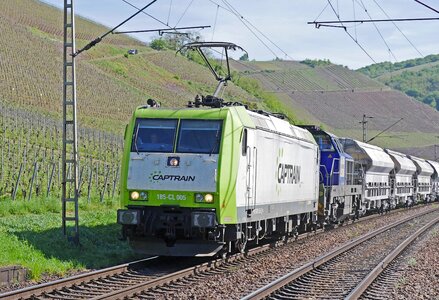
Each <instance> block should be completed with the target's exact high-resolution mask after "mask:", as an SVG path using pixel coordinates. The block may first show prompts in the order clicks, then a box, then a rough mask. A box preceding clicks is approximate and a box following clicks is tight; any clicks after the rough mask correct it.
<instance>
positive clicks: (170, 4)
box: [166, 0, 172, 25]
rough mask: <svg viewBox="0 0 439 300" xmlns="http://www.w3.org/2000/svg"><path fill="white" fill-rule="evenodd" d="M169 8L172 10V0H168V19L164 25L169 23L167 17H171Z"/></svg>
mask: <svg viewBox="0 0 439 300" xmlns="http://www.w3.org/2000/svg"><path fill="white" fill-rule="evenodd" d="M171 10H172V0H170V3H169V11H168V20H167V21H166V25H169V19H170V18H171Z"/></svg>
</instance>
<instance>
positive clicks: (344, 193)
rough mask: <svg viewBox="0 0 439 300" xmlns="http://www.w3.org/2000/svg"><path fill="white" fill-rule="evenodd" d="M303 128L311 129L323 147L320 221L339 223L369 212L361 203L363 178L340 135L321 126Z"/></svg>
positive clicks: (321, 152) (321, 155) (321, 149)
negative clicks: (357, 171)
mask: <svg viewBox="0 0 439 300" xmlns="http://www.w3.org/2000/svg"><path fill="white" fill-rule="evenodd" d="M301 127H302V128H305V129H307V130H308V131H309V132H311V134H312V135H313V136H314V139H315V140H316V142H317V145H318V146H319V149H320V197H319V210H318V215H319V221H320V222H321V223H337V222H340V221H343V220H345V219H347V218H355V217H359V216H361V215H363V214H365V213H366V210H365V209H364V207H363V206H362V205H361V195H362V186H361V178H360V177H359V176H358V173H356V172H355V171H354V160H353V158H352V157H351V156H350V155H349V154H347V153H345V152H344V150H343V146H342V145H341V144H340V140H339V138H338V137H337V136H335V135H333V134H331V133H329V132H326V131H324V130H322V129H321V128H320V127H318V126H301Z"/></svg>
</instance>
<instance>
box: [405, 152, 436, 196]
mask: <svg viewBox="0 0 439 300" xmlns="http://www.w3.org/2000/svg"><path fill="white" fill-rule="evenodd" d="M409 158H410V159H411V160H412V161H413V162H414V163H415V165H416V173H415V176H414V182H415V197H416V199H415V201H418V200H419V201H429V200H430V195H431V191H432V188H431V187H432V186H431V175H433V173H434V170H433V167H432V166H431V165H430V164H429V163H428V162H427V161H426V160H425V159H422V158H419V157H415V156H409Z"/></svg>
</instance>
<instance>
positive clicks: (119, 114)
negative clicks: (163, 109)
mask: <svg viewBox="0 0 439 300" xmlns="http://www.w3.org/2000/svg"><path fill="white" fill-rule="evenodd" d="M107 30H108V29H107V28H104V27H103V26H100V25H99V24H96V23H93V22H91V21H88V20H84V19H81V18H77V37H78V41H77V42H78V47H80V46H82V45H85V43H86V42H89V41H90V40H92V39H94V38H96V37H97V36H99V35H100V34H102V33H104V32H106V31H107ZM0 32H1V39H0V101H1V102H2V103H6V104H8V105H12V106H15V107H20V108H25V109H26V108H27V109H30V110H37V111H39V112H40V113H45V114H50V115H52V116H53V117H55V118H59V117H60V115H61V99H62V81H61V80H62V12H61V11H60V10H58V9H55V8H53V7H51V6H48V5H46V4H43V3H41V2H38V1H35V0H2V1H0ZM131 48H136V49H138V50H139V54H138V55H130V56H128V57H126V56H127V55H125V54H126V53H127V50H129V49H131ZM77 71H78V72H77V73H78V74H77V75H78V76H77V79H78V109H79V118H80V123H81V124H84V125H86V126H91V127H97V128H100V129H103V130H106V131H111V132H118V133H121V132H122V131H123V128H124V124H125V123H126V121H127V119H128V118H129V117H130V115H131V113H132V111H133V109H134V108H135V107H136V106H139V105H141V104H144V103H145V102H146V100H147V99H148V98H155V99H157V100H159V101H160V102H162V105H163V106H177V107H182V106H184V105H185V104H186V103H187V101H188V100H192V99H193V98H194V96H195V95H196V94H197V93H203V94H206V93H212V91H213V90H214V89H215V85H216V82H215V80H214V79H213V77H212V75H211V74H210V72H209V71H208V69H207V68H204V67H202V66H200V65H198V64H196V63H193V62H189V61H187V59H185V58H183V57H181V56H175V53H173V52H157V51H154V50H152V49H150V48H149V47H147V46H146V45H143V44H142V43H140V42H139V41H137V40H135V39H132V38H130V37H126V36H122V35H114V36H110V37H109V39H106V40H104V42H102V43H101V44H99V45H98V46H96V47H95V48H93V49H92V50H90V51H88V52H85V53H84V54H81V55H80V56H79V58H78V68H77ZM224 97H227V98H229V99H231V100H241V101H242V100H250V101H251V100H255V99H254V98H253V97H252V96H250V95H249V94H247V93H246V92H244V91H243V90H241V89H240V88H237V87H235V86H233V84H230V86H229V87H228V89H227V91H226V94H225V95H224Z"/></svg>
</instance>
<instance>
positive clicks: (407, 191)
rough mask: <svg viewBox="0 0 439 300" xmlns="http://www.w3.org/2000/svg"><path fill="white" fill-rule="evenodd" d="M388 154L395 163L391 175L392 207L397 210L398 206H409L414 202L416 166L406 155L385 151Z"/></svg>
mask: <svg viewBox="0 0 439 300" xmlns="http://www.w3.org/2000/svg"><path fill="white" fill-rule="evenodd" d="M385 151H386V153H387V154H389V155H390V158H391V159H392V160H393V162H394V163H395V168H394V169H393V170H392V172H391V173H390V205H391V207H392V208H395V207H396V205H398V204H409V203H408V202H407V201H412V199H411V197H412V196H413V192H414V186H413V175H414V174H415V172H416V166H415V164H414V163H413V161H412V160H410V159H409V158H408V157H407V155H406V154H403V153H399V152H396V151H392V150H389V149H385Z"/></svg>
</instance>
